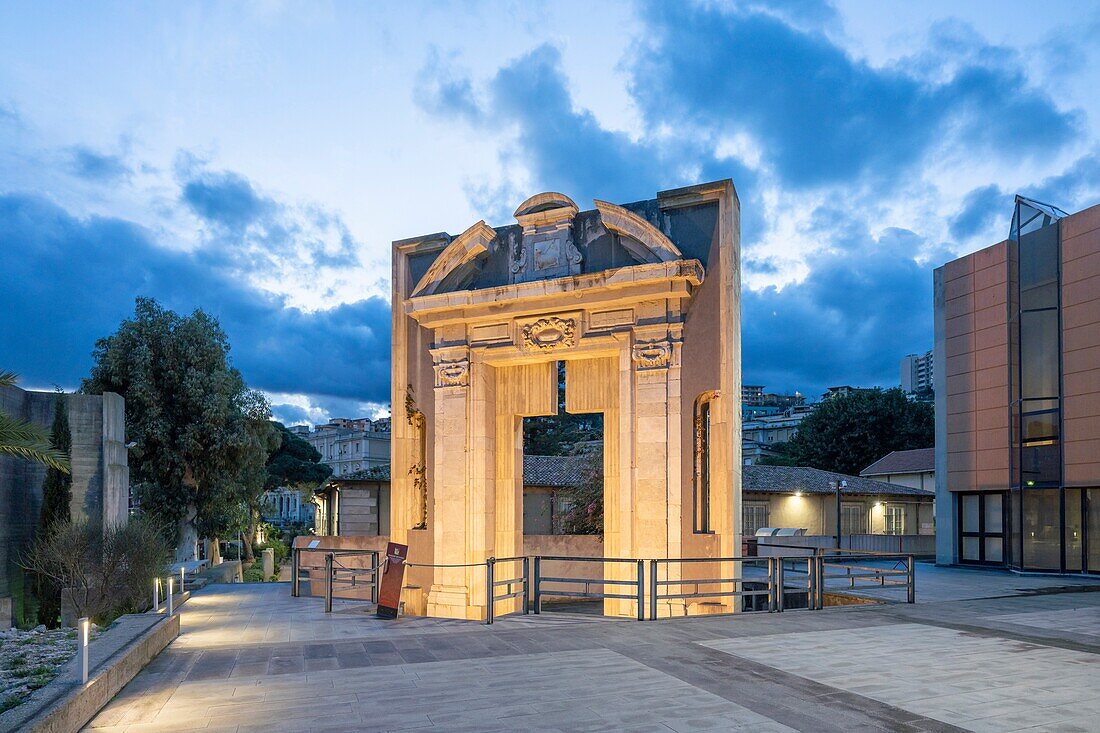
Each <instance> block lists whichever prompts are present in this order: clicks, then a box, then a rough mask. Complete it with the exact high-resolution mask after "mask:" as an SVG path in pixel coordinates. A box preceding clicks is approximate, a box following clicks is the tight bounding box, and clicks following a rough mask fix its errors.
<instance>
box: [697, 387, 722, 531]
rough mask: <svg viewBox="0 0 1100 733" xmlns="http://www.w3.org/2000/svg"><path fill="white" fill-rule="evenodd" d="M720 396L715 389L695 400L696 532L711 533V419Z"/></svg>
mask: <svg viewBox="0 0 1100 733" xmlns="http://www.w3.org/2000/svg"><path fill="white" fill-rule="evenodd" d="M717 396H718V393H717V392H715V391H709V392H704V393H703V394H701V395H699V397H698V398H696V400H695V410H694V413H693V414H694V437H695V440H694V451H693V452H694V456H695V470H694V472H693V480H692V505H693V511H692V514H693V516H694V529H695V532H696V533H699V534H704V533H710V531H711V529H710V473H711V471H710V447H711V446H710V441H711V432H710V421H711V405H712V404H713V403H714V398H715V397H717Z"/></svg>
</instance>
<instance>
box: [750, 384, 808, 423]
mask: <svg viewBox="0 0 1100 733" xmlns="http://www.w3.org/2000/svg"><path fill="white" fill-rule="evenodd" d="M805 403H806V398H805V397H803V396H802V394H801V393H800V392H795V393H794V394H774V393H765V392H764V387H763V385H754V384H744V385H741V419H742V421H744V420H752V419H754V418H757V417H761V416H764V415H778V414H780V413H782V412H784V411H786V410H788V409H790V408H791V407H798V406H801V405H804V404H805Z"/></svg>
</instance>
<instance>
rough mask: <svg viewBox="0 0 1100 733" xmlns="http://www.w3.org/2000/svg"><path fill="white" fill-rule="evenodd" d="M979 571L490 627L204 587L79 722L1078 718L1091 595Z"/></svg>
mask: <svg viewBox="0 0 1100 733" xmlns="http://www.w3.org/2000/svg"><path fill="white" fill-rule="evenodd" d="M976 577H977V578H978V579H980V578H981V576H973V575H968V576H967V578H966V579H965V582H966V583H973V582H974V579H975V578H976ZM995 580H996V582H994V583H992V584H991V586H990V587H989V588H988V589H987V590H990V594H989V595H988V596H986V597H985V598H983V599H973V598H970V599H968V600H955V601H945V602H942V603H940V604H932V603H924V604H917V605H915V606H910V605H900V606H899V605H888V606H873V607H870V606H869V607H860V608H834V609H826V610H824V611H818V612H811V611H789V612H786V613H783V614H740V615H738V616H736V617H707V618H693V619H677V620H663V621H657V622H644V623H639V622H633V621H621V620H603V619H597V618H592V617H586V616H583V615H578V614H543V615H541V616H538V617H536V616H510V617H506V618H501V619H499V620H498V622H497V623H496V624H494V625H493V626H485V625H484V624H478V623H474V622H466V621H447V620H438V619H415V618H402V619H399V620H397V621H394V622H386V621H380V620H378V619H375V618H373V617H372V616H370V615H369V614H367V613H366V612H365V609H364V607H363V606H362V605H356V604H339V605H337V607H336V611H337V612H335V613H332V614H325V613H323V602H322V600H321V599H318V598H299V599H292V598H290V597H289V588H288V587H287V586H286V585H280V584H251V585H243V586H235V587H234V586H218V587H212V588H208V589H204V590H203V591H200V592H198V593H196V594H195V596H194V597H193V598H192V599H191V601H189V602H188V604H187V606H185V607H184V612H183V615H182V625H183V633H182V635H181V637H180V638H179V639H178V640H177V641H176V642H175V643H174V644H173V645H172V646H171V647H169V649H167V650H166V651H165V652H164V653H162V654H161V656H160V657H159V658H158V659H156V660H155V661H154V662H153V663H152V664H150V665H149V666H148V667H147V668H146V669H145V670H144V671H143V672H142V674H141V675H139V676H138V678H136V679H135V680H134V681H133V682H132V683H131V684H130V685H129V686H127V687H126V688H125V689H124V690H123V691H122V693H120V694H119V695H118V696H117V697H116V698H115V700H114V701H112V702H111V704H109V705H108V706H107V707H106V708H104V710H103V711H101V712H100V714H99V716H98V717H97V718H96V719H95V720H93V722H92V723H91V725H90V727H89V728H88V729H87V730H92V731H100V732H101V733H103V732H107V731H110V732H116V731H128V732H131V733H140V732H141V731H154V730H155V731H167V732H168V733H173V732H174V731H181V732H182V731H197V730H202V731H234V732H235V733H247V732H249V731H256V732H257V733H260V732H261V731H262V732H263V733H278V732H279V731H318V732H320V731H337V730H339V731H359V730H367V731H371V730H378V731H381V730H430V731H490V732H491V731H505V730H507V731H517V730H557V731H612V730H614V731H618V730H630V731H660V733H669V731H711V730H714V731H717V730H753V731H789V730H805V731H815V732H816V731H836V732H837V733H841V732H843V733H851V732H852V731H954V730H962V729H970V730H1013V729H1020V730H1023V729H1027V728H1028V727H1031V728H1033V729H1035V730H1045V729H1057V730H1066V731H1073V730H1082V729H1088V728H1082V726H1083V725H1086V724H1088V723H1090V722H1091V721H1093V720H1097V719H1100V699H1098V695H1100V689H1098V688H1097V685H1096V683H1095V680H1097V679H1100V666H1097V662H1096V660H1097V659H1100V656H1098V655H1097V654H1096V652H1097V651H1100V649H1098V648H1097V647H1095V646H1091V645H1089V644H1082V643H1081V640H1082V639H1086V640H1087V639H1089V638H1092V637H1091V636H1090V632H1091V631H1093V630H1094V627H1093V624H1094V622H1095V618H1096V617H1097V615H1098V614H1100V610H1098V609H1100V593H1069V594H1061V595H1035V594H1033V593H1031V592H1030V590H1025V591H1024V592H1023V594H1022V595H1020V594H1018V595H1016V596H1012V597H1002V594H1001V591H1002V590H1003V589H1004V585H1003V584H1004V582H1005V580H1006V578H1005V577H1004V576H1003V574H1002V575H1001V576H997V577H996V578H995ZM1007 580H1008V581H1010V582H1011V581H1014V580H1015V578H1008V579H1007ZM1055 580H1058V579H1055ZM955 582H956V581H955V580H952V581H950V582H948V583H945V585H950V584H952V583H955ZM1033 587H1035V586H1033ZM975 594H977V595H979V596H981V595H982V589H981V588H978V589H976V590H974V591H973V592H971V593H967V594H963V595H965V596H971V595H975ZM1029 629H1030V630H1031V632H1032V633H1030V634H1026V633H1023V632H1026V631H1027V630H1029ZM1014 630H1015V631H1014ZM1020 630H1022V632H1020ZM1017 632H1020V633H1017ZM1041 635H1046V636H1047V637H1049V638H1047V639H1046V640H1044V638H1040V636H1041ZM1093 729H1095V728H1093Z"/></svg>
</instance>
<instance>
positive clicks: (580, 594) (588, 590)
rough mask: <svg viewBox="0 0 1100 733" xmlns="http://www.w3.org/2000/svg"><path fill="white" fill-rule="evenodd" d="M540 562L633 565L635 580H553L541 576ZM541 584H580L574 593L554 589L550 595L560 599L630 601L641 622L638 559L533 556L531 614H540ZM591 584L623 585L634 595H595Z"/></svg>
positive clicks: (642, 593)
mask: <svg viewBox="0 0 1100 733" xmlns="http://www.w3.org/2000/svg"><path fill="white" fill-rule="evenodd" d="M543 561H550V562H554V561H560V562H584V563H601V564H605V565H607V564H622V563H626V564H633V565H636V566H637V571H638V574H637V579H636V580H615V579H611V580H608V579H606V578H568V577H555V576H544V575H543V574H542V563H543ZM651 562H652V561H651ZM543 583H559V584H566V585H570V584H572V585H583V586H584V590H583V591H575V590H554V591H553V595H555V596H563V597H565V598H594V599H608V598H619V599H624V600H632V601H636V602H637V603H638V620H639V621H645V560H639V559H635V558H621V557H566V556H564V555H535V581H534V584H533V586H532V587H533V588H534V589H535V598H534V610H535V613H541V612H542V593H543V588H542V584H543ZM593 585H600V586H607V585H615V586H627V587H630V588H634V591H635V592H634V593H631V594H626V593H605V592H601V593H595V592H593V591H592V586H593Z"/></svg>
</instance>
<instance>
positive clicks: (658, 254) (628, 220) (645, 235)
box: [595, 199, 684, 263]
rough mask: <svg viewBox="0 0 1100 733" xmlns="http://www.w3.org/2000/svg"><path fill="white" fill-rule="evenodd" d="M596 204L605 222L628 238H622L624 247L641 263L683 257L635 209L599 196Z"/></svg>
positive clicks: (667, 239)
mask: <svg viewBox="0 0 1100 733" xmlns="http://www.w3.org/2000/svg"><path fill="white" fill-rule="evenodd" d="M595 203H596V209H597V210H599V212H600V219H601V220H603V225H604V226H605V227H607V228H608V229H609V230H611V231H613V232H615V233H616V234H619V235H620V236H622V237H625V238H626V239H624V240H623V241H622V245H623V247H625V248H626V250H627V251H628V252H630V254H631V255H633V256H634V257H635V258H637V259H638V260H640V261H641V262H643V263H646V262H669V261H671V260H679V259H683V256H684V255H683V253H681V252H680V250H679V249H678V248H677V247H676V245H675V244H673V243H672V242H671V240H669V238H668V237H666V236H665V235H664V234H663V233H662V232H661V230H660V229H658V228H657V227H655V226H653V225H652V224H650V223H649V222H648V221H646V220H645V219H643V218H642V217H640V216H638V215H637V214H635V213H634V212H633V211H630V210H629V209H624V208H623V207H622V206H617V205H615V204H612V203H609V202H607V201H600V200H599V199H596V201H595ZM628 240H633V241H634V242H637V243H638V244H640V245H641V247H638V246H632V245H633V242H631V241H628Z"/></svg>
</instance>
